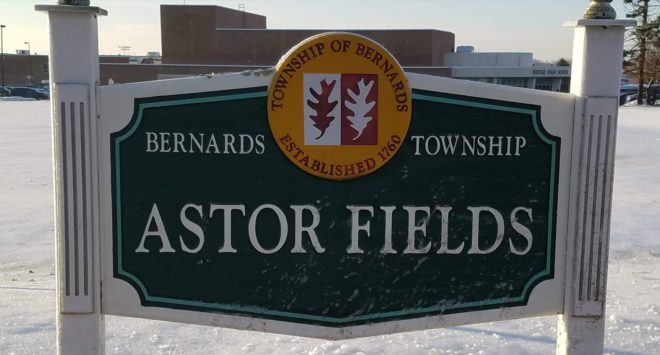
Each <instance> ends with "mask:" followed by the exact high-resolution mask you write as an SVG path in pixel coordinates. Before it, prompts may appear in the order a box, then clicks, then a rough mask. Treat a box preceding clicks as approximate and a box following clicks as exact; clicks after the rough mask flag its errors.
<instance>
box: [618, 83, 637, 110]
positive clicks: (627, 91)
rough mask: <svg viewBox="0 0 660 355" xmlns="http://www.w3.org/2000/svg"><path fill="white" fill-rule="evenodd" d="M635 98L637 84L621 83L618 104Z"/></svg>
mask: <svg viewBox="0 0 660 355" xmlns="http://www.w3.org/2000/svg"><path fill="white" fill-rule="evenodd" d="M633 100H637V84H626V85H621V90H620V91H619V106H620V105H624V104H626V103H628V102H630V101H633Z"/></svg>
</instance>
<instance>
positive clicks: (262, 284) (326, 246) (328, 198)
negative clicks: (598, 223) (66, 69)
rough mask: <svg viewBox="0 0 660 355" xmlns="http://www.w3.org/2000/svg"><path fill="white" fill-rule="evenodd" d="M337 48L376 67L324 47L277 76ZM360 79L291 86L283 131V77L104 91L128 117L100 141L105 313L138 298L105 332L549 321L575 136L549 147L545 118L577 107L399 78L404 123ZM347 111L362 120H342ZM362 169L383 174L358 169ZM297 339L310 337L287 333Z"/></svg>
mask: <svg viewBox="0 0 660 355" xmlns="http://www.w3.org/2000/svg"><path fill="white" fill-rule="evenodd" d="M332 36H339V37H332ZM333 38H343V39H342V40H340V43H350V44H348V45H347V49H346V51H347V52H352V54H350V55H352V56H354V55H356V53H359V51H360V46H359V44H360V43H365V45H366V43H368V44H369V45H370V46H373V47H371V48H378V47H376V46H375V45H373V44H372V43H371V42H367V41H366V40H365V39H363V38H362V37H357V36H356V37H353V36H350V35H346V34H339V35H331V36H330V37H327V38H324V37H323V36H321V37H316V38H313V39H311V40H308V41H307V42H303V45H301V46H298V47H297V49H294V50H293V51H292V52H291V53H293V54H291V53H290V54H289V55H288V56H286V57H285V59H284V60H283V62H282V63H287V60H286V58H292V57H291V56H292V55H293V58H296V57H297V56H299V55H300V54H299V52H297V51H300V48H310V46H311V48H317V50H319V53H321V50H320V49H318V48H321V47H319V46H318V44H319V43H325V44H324V47H323V48H331V46H332V44H331V43H332V41H333ZM315 46H316V47H315ZM326 46H327V47H326ZM380 50H382V49H374V54H373V57H372V58H375V55H376V54H375V53H385V52H379V51H380ZM296 53H298V54H296ZM321 55H322V54H319V56H321ZM382 55H384V54H382ZM310 57H311V55H310ZM317 59H318V60H321V57H318V58H317ZM358 59H359V60H363V59H360V58H358ZM358 59H354V60H355V61H357V60H358ZM292 60H293V59H289V61H288V62H289V63H291V61H292ZM364 61H365V62H366V64H365V63H362V64H361V65H364V68H358V69H356V70H351V69H350V68H346V67H341V68H330V69H328V71H327V72H321V70H320V69H319V68H316V69H311V73H307V72H305V71H302V69H301V71H300V72H298V73H297V77H296V79H295V80H293V78H289V79H287V80H290V86H288V87H287V90H286V92H284V93H283V94H282V95H283V96H284V97H290V101H287V100H286V99H283V100H281V106H282V107H283V108H284V109H286V108H287V107H293V108H292V109H291V110H293V112H292V113H291V112H290V113H288V114H285V113H281V114H280V112H279V111H277V108H276V107H275V106H277V105H279V104H278V103H274V101H273V100H274V99H276V97H279V96H277V95H280V94H275V89H274V87H277V85H278V84H277V81H278V80H281V79H280V77H281V75H282V73H283V70H282V67H280V69H279V70H278V71H276V72H275V73H274V74H272V76H268V77H264V78H256V79H255V78H249V77H247V78H246V77H245V76H242V75H234V76H227V77H218V78H215V80H218V83H222V85H218V84H215V85H211V87H216V88H220V89H219V90H215V91H212V90H201V89H198V91H197V92H189V93H185V94H177V93H176V92H181V90H179V89H175V88H172V89H171V91H172V92H174V94H164V93H163V91H162V90H156V89H155V88H154V89H153V90H152V91H154V92H160V94H157V95H147V96H142V97H139V96H137V94H128V95H127V93H126V92H125V91H123V92H121V94H120V93H119V91H115V88H113V87H112V86H111V87H108V88H106V89H105V92H102V95H105V97H106V98H108V100H107V101H105V103H104V104H103V105H102V106H103V107H102V116H105V115H108V114H111V112H117V107H119V106H121V105H118V103H120V102H123V103H130V105H131V106H132V114H131V115H130V116H125V117H126V119H119V120H114V121H113V123H112V124H110V123H106V125H112V127H118V128H108V129H107V131H108V132H111V133H110V134H109V136H108V138H107V144H108V146H109V151H108V152H109V159H108V161H109V164H108V165H105V169H106V171H109V176H111V179H110V185H111V191H109V193H108V198H109V201H110V202H111V214H112V223H111V225H110V226H109V230H111V231H112V234H111V235H112V243H111V246H112V247H111V249H112V251H113V252H112V254H111V255H110V256H106V260H107V262H106V264H107V265H111V270H112V272H111V273H109V274H107V275H106V276H105V277H106V280H107V282H104V285H106V286H105V287H106V292H105V293H104V294H107V295H109V296H108V297H109V298H111V297H112V296H113V295H114V294H117V295H120V294H122V295H124V296H121V297H119V298H125V297H126V296H125V292H127V291H125V288H124V287H123V286H121V287H120V286H119V284H118V283H117V282H118V280H121V281H119V282H121V283H125V284H127V285H130V289H132V290H133V292H134V293H135V294H136V295H137V297H138V299H139V301H138V303H137V304H136V305H135V306H130V307H129V308H131V307H132V308H131V309H135V311H132V312H128V311H126V310H125V309H126V304H117V303H111V302H109V301H108V303H107V304H106V305H105V308H106V313H109V314H120V315H121V314H125V315H128V314H133V315H135V314H136V313H137V314H141V313H145V314H149V317H152V318H161V319H174V320H185V319H188V318H187V317H188V316H187V314H188V313H186V312H189V311H193V312H195V314H208V315H209V316H208V323H209V324H219V323H220V324H227V325H230V326H236V327H239V328H242V327H248V328H249V329H254V327H255V326H256V327H257V328H258V329H265V330H275V331H279V332H284V333H290V334H299V335H301V334H302V335H308V336H318V337H326V338H345V337H353V336H361V335H367V334H380V333H385V332H391V331H394V330H393V329H399V330H403V329H422V328H426V327H430V326H433V324H434V323H433V322H431V320H435V321H434V322H438V321H440V320H442V319H446V318H447V317H451V315H453V314H456V315H457V316H459V315H460V314H464V313H466V314H471V313H474V312H477V313H474V314H482V313H479V312H486V313H483V315H485V316H484V317H485V318H483V317H482V318H480V319H493V316H492V315H491V316H490V318H488V317H489V316H487V314H489V313H488V312H487V311H488V310H495V309H497V310H498V312H499V313H500V314H506V311H505V310H506V309H507V308H510V309H512V310H515V311H513V313H511V314H548V313H552V312H557V311H558V310H560V308H561V302H562V295H563V293H562V291H561V288H548V286H546V287H544V288H543V289H544V294H543V297H542V301H539V300H541V299H538V298H537V300H533V299H532V294H533V293H534V291H535V289H537V288H538V287H540V285H541V284H544V282H545V283H549V284H548V285H557V284H560V283H561V282H563V277H562V276H557V273H556V271H557V268H558V267H559V268H561V267H563V261H562V260H563V259H562V257H561V255H560V256H558V255H557V252H556V251H557V250H558V248H559V250H563V248H564V247H565V242H564V241H563V240H560V241H558V239H557V227H558V224H559V222H558V219H561V220H562V221H563V222H562V225H563V223H565V218H566V216H565V213H563V214H562V216H561V217H558V215H559V213H558V209H557V206H558V201H559V200H560V199H562V200H563V199H565V193H566V190H565V188H560V186H561V181H560V180H561V179H560V176H564V178H563V179H565V176H566V173H565V172H564V173H562V171H563V169H566V168H567V166H568V164H569V160H567V159H563V160H562V159H561V156H562V137H561V135H563V134H565V132H568V133H570V128H571V122H565V123H568V124H562V125H560V126H556V123H553V130H554V131H555V133H554V134H553V133H550V131H548V129H547V128H546V123H547V122H553V121H548V120H544V117H545V116H546V115H548V116H550V117H555V116H556V115H557V112H558V110H559V111H562V112H563V111H565V112H567V113H570V112H572V107H573V106H572V101H571V100H564V98H563V97H562V96H561V95H559V96H557V97H556V98H555V97H552V98H548V97H542V98H541V100H539V99H538V98H537V99H534V98H532V96H530V97H529V99H528V102H527V103H525V102H520V101H515V100H513V98H520V97H521V96H520V95H518V94H517V93H516V94H513V93H512V94H511V95H510V97H511V99H510V100H504V99H502V97H501V96H507V95H509V94H507V93H502V92H500V91H497V92H498V93H499V95H500V97H499V98H496V96H497V95H494V93H495V92H496V91H495V90H492V91H489V90H487V89H484V90H481V92H480V93H481V95H479V96H468V95H466V94H465V93H466V92H470V91H471V87H472V86H475V85H476V86H479V87H480V85H481V84H475V83H463V82H457V81H453V80H447V79H433V80H435V81H433V80H431V81H430V82H429V81H428V80H430V79H426V78H427V77H425V76H415V75H410V74H408V75H407V77H408V78H411V77H412V78H418V79H416V81H412V82H411V84H410V85H411V86H412V90H411V91H410V94H409V96H408V97H407V99H408V100H410V101H409V102H410V103H409V104H408V103H406V104H405V105H408V107H409V108H411V110H409V111H407V114H408V115H410V118H409V119H408V118H407V116H405V115H403V114H402V113H401V112H400V111H397V110H396V107H397V105H399V104H398V103H397V101H396V90H393V91H392V90H390V92H389V93H388V92H387V90H389V89H388V87H389V86H390V84H387V85H385V88H382V85H381V84H382V79H381V77H380V75H381V74H379V73H378V71H379V70H381V69H380V67H379V66H372V64H370V63H371V60H364ZM347 62H350V61H349V60H347ZM281 65H282V64H281ZM301 68H302V66H301ZM369 68H370V69H369ZM347 73H352V74H347ZM256 74H259V73H256ZM284 75H286V74H284ZM195 80H199V79H195ZM238 80H242V84H232V83H238V82H239V81H238ZM296 80H297V81H296ZM246 82H253V83H255V84H252V85H248V84H246ZM415 82H417V84H415ZM181 83H182V85H183V84H184V82H183V81H182V82H181ZM256 83H264V84H262V85H257V84H256ZM268 83H271V84H270V88H269V87H268V86H267V84H268ZM377 83H378V90H377V91H376V90H375V89H374V88H375V87H376V86H375V85H376V84H377ZM448 84H451V85H452V86H453V89H451V90H450V88H449V86H448ZM145 85H148V84H145ZM407 85H408V84H407ZM191 87H193V86H191ZM335 87H337V88H342V90H341V91H334V90H335V89H334V88H335ZM370 87H371V88H370ZM440 88H442V90H440ZM509 90H516V89H509ZM452 91H453V92H452ZM323 92H326V93H327V92H329V93H330V94H324V93H323ZM388 95H389V98H388ZM406 95H408V94H407V93H406ZM113 97H116V98H115V99H112V98H113ZM324 97H325V99H324ZM360 97H362V99H360ZM489 97H490V98H489ZM522 97H526V96H525V95H524V94H523V95H522ZM322 101H324V102H326V103H325V105H326V110H325V112H326V117H327V118H329V117H331V116H333V117H335V119H336V122H335V120H330V121H331V122H330V124H329V125H327V126H326V127H325V131H324V130H323V129H322V126H323V125H321V124H319V122H320V121H319V120H318V117H321V115H320V114H318V112H319V111H318V110H313V109H314V108H315V107H320V105H321V104H320V103H321V102H322ZM358 101H361V102H362V105H368V106H369V108H368V110H367V109H356V110H354V109H351V108H350V107H355V106H351V105H356V102H358ZM328 102H329V103H336V105H330V106H334V107H330V106H328V105H327V103H328ZM365 103H366V104H365ZM369 103H374V104H373V105H370V104H369ZM339 107H341V110H340V109H339ZM347 108H348V109H349V110H350V112H349V113H346V111H345V110H346V109H347ZM274 109H275V111H274ZM309 109H312V111H314V112H312V114H310V113H309V112H310V111H309ZM360 110H361V112H362V113H363V115H362V116H363V117H369V118H371V120H368V122H367V124H366V126H363V127H362V128H363V129H362V131H360V129H356V127H355V122H353V123H354V126H353V127H351V125H350V118H349V117H350V116H353V117H358V116H359V115H357V114H356V112H357V111H360ZM122 112H130V111H127V110H124V111H122ZM327 112H333V113H332V114H327ZM365 112H367V113H368V114H364V113H365ZM350 113H353V115H351V114H350ZM404 113H406V112H404ZM315 117H316V118H315ZM340 118H341V120H340ZM388 120H394V122H395V123H387V122H388ZM397 120H398V121H397ZM108 122H110V121H108ZM118 122H125V123H124V124H123V127H121V126H118ZM396 122H398V123H396ZM544 122H545V123H544ZM342 124H343V125H344V126H342ZM346 124H348V127H349V128H351V130H349V129H347V128H346ZM370 124H377V125H378V130H376V129H375V128H374V130H373V131H372V133H369V131H368V129H370V126H369V125H370ZM333 125H334V126H333ZM388 125H389V126H388ZM332 130H334V131H332ZM557 132H558V133H557ZM310 133H311V134H310ZM346 134H348V137H346V136H345V135H346ZM318 140H323V143H319V142H318ZM102 144H103V143H102ZM564 145H565V144H564ZM289 147H295V148H294V149H289ZM569 148H570V147H569ZM569 150H570V149H569ZM569 153H570V152H569ZM566 154H567V153H564V156H566ZM307 156H309V160H308V161H307V163H304V162H303V159H304V157H307ZM336 156H341V157H342V159H346V160H344V161H342V162H341V163H339V162H338V160H337V161H333V160H331V159H336ZM381 156H382V158H384V159H380V158H381ZM369 159H373V160H374V161H377V162H378V164H374V165H373V166H371V168H370V169H366V168H365V169H364V170H360V168H359V166H360V165H359V164H360V162H363V165H362V166H363V167H369V166H370V165H369V164H368V163H367V161H369ZM379 159H380V160H379ZM314 161H317V162H318V164H316V163H313V162H314ZM323 164H325V166H326V169H324V168H322V166H323ZM333 164H334V166H335V168H330V166H331V165H333ZM341 164H345V165H344V166H348V165H346V164H354V165H353V166H354V168H353V169H352V170H350V169H349V168H344V169H343V170H340V169H339V168H337V167H338V166H342V165H341ZM349 171H350V172H351V174H348V172H349ZM342 172H343V174H342ZM560 190H563V191H564V192H563V196H564V197H560V196H561V195H562V193H560ZM558 261H559V262H558ZM150 309H155V310H163V311H149V310H150ZM164 310H171V311H164ZM176 310H181V311H183V312H184V313H181V314H179V313H176ZM218 317H220V319H225V321H222V320H218ZM223 317H229V318H223ZM236 317H238V318H236ZM420 317H424V318H423V319H425V321H424V322H417V323H405V322H409V321H407V320H409V319H417V318H420ZM195 319H197V321H196V322H198V321H199V316H196V318H195ZM236 319H247V320H249V321H248V324H249V325H243V326H240V325H236V324H237V323H236V322H237V321H236ZM456 319H457V320H456V321H455V323H457V324H460V323H461V322H463V323H465V322H467V321H466V319H468V318H460V317H459V318H456ZM460 319H463V320H460ZM282 322H284V323H282ZM401 322H404V323H401ZM293 323H296V324H301V325H306V326H311V327H312V328H304V327H303V329H306V330H304V331H301V330H299V328H291V327H288V328H287V327H286V326H282V325H281V324H293ZM377 323H383V324H384V326H383V327H380V328H378V327H375V328H369V329H371V330H369V329H367V330H365V328H360V327H362V326H364V325H370V326H369V327H373V326H372V324H377ZM241 324H243V323H241ZM403 324H407V325H405V326H404V325H403ZM415 324H416V325H415ZM424 324H426V325H424ZM356 327H357V328H356ZM294 329H298V330H294ZM310 329H311V330H310ZM317 329H323V330H317ZM328 329H338V330H339V332H336V331H329V330H328ZM341 329H353V330H355V329H361V330H360V331H359V332H357V331H341Z"/></svg>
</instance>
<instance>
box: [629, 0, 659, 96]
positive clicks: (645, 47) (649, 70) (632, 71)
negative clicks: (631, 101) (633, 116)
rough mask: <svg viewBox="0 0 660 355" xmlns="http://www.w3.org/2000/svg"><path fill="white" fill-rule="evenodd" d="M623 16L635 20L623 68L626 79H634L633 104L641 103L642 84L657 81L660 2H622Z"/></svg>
mask: <svg viewBox="0 0 660 355" xmlns="http://www.w3.org/2000/svg"><path fill="white" fill-rule="evenodd" d="M623 3H624V4H625V5H626V10H627V13H626V17H628V18H633V19H636V20H637V26H636V27H634V28H632V29H631V30H630V31H629V32H628V35H627V38H626V41H627V48H626V50H625V51H624V61H623V67H624V70H625V72H626V74H627V75H628V76H630V77H631V78H632V79H635V80H637V83H638V86H637V103H638V104H641V103H642V97H643V93H644V85H645V84H646V83H649V82H653V81H655V80H657V79H658V75H659V73H658V72H659V70H658V69H659V68H658V65H660V63H659V62H658V58H657V56H658V52H660V48H659V46H660V17H659V16H658V9H659V8H660V0H623Z"/></svg>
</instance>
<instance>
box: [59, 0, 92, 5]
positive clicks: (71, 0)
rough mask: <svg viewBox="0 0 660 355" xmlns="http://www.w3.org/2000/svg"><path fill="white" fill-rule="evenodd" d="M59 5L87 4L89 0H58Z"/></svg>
mask: <svg viewBox="0 0 660 355" xmlns="http://www.w3.org/2000/svg"><path fill="white" fill-rule="evenodd" d="M58 4H59V5H73V6H89V0H58Z"/></svg>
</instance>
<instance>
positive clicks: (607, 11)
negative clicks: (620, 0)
mask: <svg viewBox="0 0 660 355" xmlns="http://www.w3.org/2000/svg"><path fill="white" fill-rule="evenodd" d="M611 2H612V0H591V4H589V7H588V8H587V10H586V11H585V12H584V18H585V19H591V20H614V19H616V11H615V10H614V8H613V7H612V5H610V3H611Z"/></svg>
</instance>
